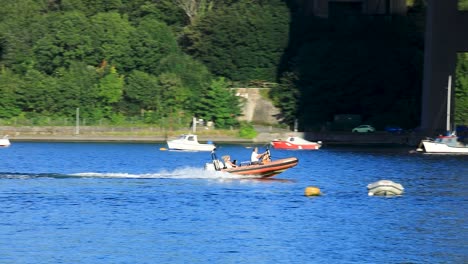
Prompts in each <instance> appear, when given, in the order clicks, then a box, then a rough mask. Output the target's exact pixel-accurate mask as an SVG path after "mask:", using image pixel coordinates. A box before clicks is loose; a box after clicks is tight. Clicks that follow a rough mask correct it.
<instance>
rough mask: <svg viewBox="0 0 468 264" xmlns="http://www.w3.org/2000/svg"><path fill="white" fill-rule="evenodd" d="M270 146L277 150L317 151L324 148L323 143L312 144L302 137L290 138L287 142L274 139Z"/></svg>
mask: <svg viewBox="0 0 468 264" xmlns="http://www.w3.org/2000/svg"><path fill="white" fill-rule="evenodd" d="M270 144H271V145H272V146H273V148H275V149H308V150H317V149H319V148H321V147H322V142H321V141H317V142H312V141H308V140H305V139H303V138H300V137H288V138H287V139H286V140H282V139H274V140H272V141H271V142H270Z"/></svg>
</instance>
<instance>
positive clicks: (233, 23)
mask: <svg viewBox="0 0 468 264" xmlns="http://www.w3.org/2000/svg"><path fill="white" fill-rule="evenodd" d="M289 22H290V19H289V10H288V8H287V6H286V4H285V3H284V2H283V1H280V0H272V1H268V2H264V3H259V2H254V3H252V1H246V0H244V1H239V2H237V3H235V4H232V5H227V6H222V7H220V8H219V9H216V10H214V11H213V12H209V13H208V14H207V15H206V16H205V17H204V18H203V19H201V20H200V21H198V22H197V23H196V24H195V25H194V26H193V28H191V29H190V32H189V33H188V34H187V36H186V41H187V42H186V45H187V48H186V50H187V52H189V53H190V54H192V55H193V56H194V57H195V58H197V59H199V60H201V61H202V62H204V63H205V64H206V65H207V66H208V68H209V69H210V70H211V71H212V72H213V73H214V74H216V75H219V76H224V77H227V78H229V79H231V80H233V81H249V80H266V81H274V80H276V75H277V72H278V65H279V62H280V60H281V56H282V55H283V52H284V50H285V48H286V46H287V44H288V33H289V32H288V29H289Z"/></svg>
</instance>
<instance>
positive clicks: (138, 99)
mask: <svg viewBox="0 0 468 264" xmlns="http://www.w3.org/2000/svg"><path fill="white" fill-rule="evenodd" d="M157 87H158V79H157V78H156V77H155V76H153V75H150V74H148V73H145V72H142V71H133V72H131V73H130V75H129V76H128V77H127V79H126V84H125V86H124V97H125V98H126V100H127V101H128V102H130V103H131V104H132V105H135V106H137V107H135V108H137V112H135V111H133V112H132V113H134V114H135V113H142V112H144V111H155V110H158V109H160V107H161V102H160V98H159V94H158V89H157ZM132 108H133V107H132Z"/></svg>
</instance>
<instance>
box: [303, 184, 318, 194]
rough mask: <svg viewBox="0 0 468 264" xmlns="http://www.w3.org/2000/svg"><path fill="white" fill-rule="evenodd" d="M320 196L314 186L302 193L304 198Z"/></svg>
mask: <svg viewBox="0 0 468 264" xmlns="http://www.w3.org/2000/svg"><path fill="white" fill-rule="evenodd" d="M320 194H321V193H320V189H319V188H318V187H315V186H308V187H307V188H305V191H304V195H305V196H319V195H320Z"/></svg>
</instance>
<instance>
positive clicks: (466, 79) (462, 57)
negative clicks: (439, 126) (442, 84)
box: [454, 53, 468, 125]
mask: <svg viewBox="0 0 468 264" xmlns="http://www.w3.org/2000/svg"><path fill="white" fill-rule="evenodd" d="M455 75H456V78H455V115H454V121H455V124H458V125H467V124H468V53H459V54H458V63H457V69H456V71H455Z"/></svg>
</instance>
